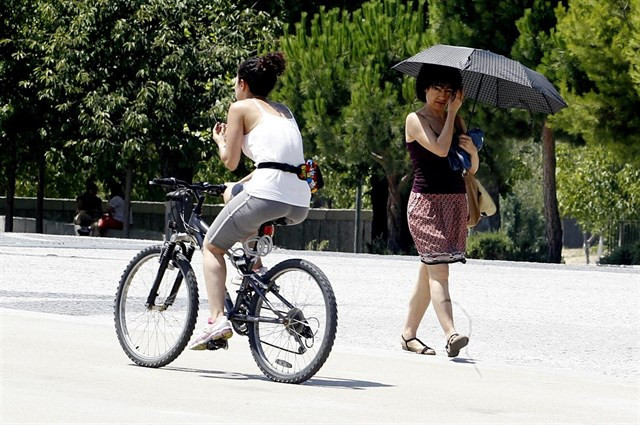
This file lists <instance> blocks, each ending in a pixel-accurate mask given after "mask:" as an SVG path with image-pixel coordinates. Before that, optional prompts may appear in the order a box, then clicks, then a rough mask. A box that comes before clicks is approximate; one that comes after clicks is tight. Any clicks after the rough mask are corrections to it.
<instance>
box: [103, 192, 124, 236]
mask: <svg viewBox="0 0 640 425" xmlns="http://www.w3.org/2000/svg"><path fill="white" fill-rule="evenodd" d="M109 186H110V188H111V194H110V195H109V204H108V205H107V213H106V214H103V215H102V217H101V218H100V220H99V221H98V232H99V234H100V236H104V234H105V233H106V231H107V230H108V229H116V230H121V229H122V228H123V225H124V217H125V215H124V192H123V191H122V186H120V185H119V184H117V183H114V182H112V183H110V185H109ZM129 223H131V220H129Z"/></svg>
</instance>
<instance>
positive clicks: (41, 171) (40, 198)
mask: <svg viewBox="0 0 640 425" xmlns="http://www.w3.org/2000/svg"><path fill="white" fill-rule="evenodd" d="M46 165H47V158H46V157H45V152H44V149H43V150H42V151H41V152H40V154H39V155H38V193H37V198H36V233H44V187H45V183H46V182H45V174H46Z"/></svg>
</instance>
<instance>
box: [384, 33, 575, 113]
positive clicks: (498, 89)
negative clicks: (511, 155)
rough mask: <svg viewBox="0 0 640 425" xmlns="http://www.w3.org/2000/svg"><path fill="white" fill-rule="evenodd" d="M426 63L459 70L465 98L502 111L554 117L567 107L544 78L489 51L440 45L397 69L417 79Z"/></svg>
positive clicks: (400, 64) (396, 66)
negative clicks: (525, 112)
mask: <svg viewBox="0 0 640 425" xmlns="http://www.w3.org/2000/svg"><path fill="white" fill-rule="evenodd" d="M424 64H433V65H442V66H448V67H451V68H457V69H459V70H460V73H461V74H462V85H463V87H464V95H465V97H466V98H471V99H474V100H476V101H480V102H482V103H486V104H489V105H492V106H496V107H498V108H506V109H508V108H517V109H526V110H528V111H530V112H542V113H545V114H554V113H556V112H558V111H559V110H560V109H562V108H566V107H567V104H566V103H565V101H564V100H563V99H562V97H561V96H560V94H559V93H558V91H557V90H556V89H555V88H554V87H553V85H552V84H551V83H550V82H549V80H547V78H546V77H545V76H544V75H542V74H540V73H538V72H536V71H534V70H532V69H529V68H527V67H526V66H524V65H522V64H521V63H520V62H518V61H515V60H513V59H509V58H507V57H505V56H502V55H498V54H496V53H492V52H490V51H488V50H481V49H474V48H470V47H460V46H448V45H445V44H436V45H435V46H432V47H430V48H428V49H426V50H423V51H421V52H420V53H418V54H416V55H414V56H412V57H410V58H409V59H406V60H404V61H402V62H400V63H398V64H396V65H394V66H393V69H395V70H397V71H400V72H402V73H405V74H408V75H411V76H414V77H417V76H418V73H419V72H420V68H422V66H423V65H424ZM473 110H475V102H474V105H473ZM472 114H473V111H472Z"/></svg>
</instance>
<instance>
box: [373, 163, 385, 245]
mask: <svg viewBox="0 0 640 425" xmlns="http://www.w3.org/2000/svg"><path fill="white" fill-rule="evenodd" d="M369 183H370V185H371V209H372V212H373V218H372V220H371V241H372V242H373V241H376V240H382V241H386V240H387V237H388V228H387V201H388V198H389V183H388V182H387V179H386V178H385V177H384V174H382V173H380V172H379V170H378V169H376V168H374V169H372V170H371V177H370V178H369Z"/></svg>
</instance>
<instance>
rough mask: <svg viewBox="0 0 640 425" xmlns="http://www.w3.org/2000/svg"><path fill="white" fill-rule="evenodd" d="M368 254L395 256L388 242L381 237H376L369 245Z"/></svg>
mask: <svg viewBox="0 0 640 425" xmlns="http://www.w3.org/2000/svg"><path fill="white" fill-rule="evenodd" d="M367 252H368V253H370V254H379V255H390V254H393V252H391V250H390V249H389V245H388V244H387V241H386V240H384V239H383V238H382V237H381V236H377V237H375V238H374V239H373V240H372V241H371V243H367Z"/></svg>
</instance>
